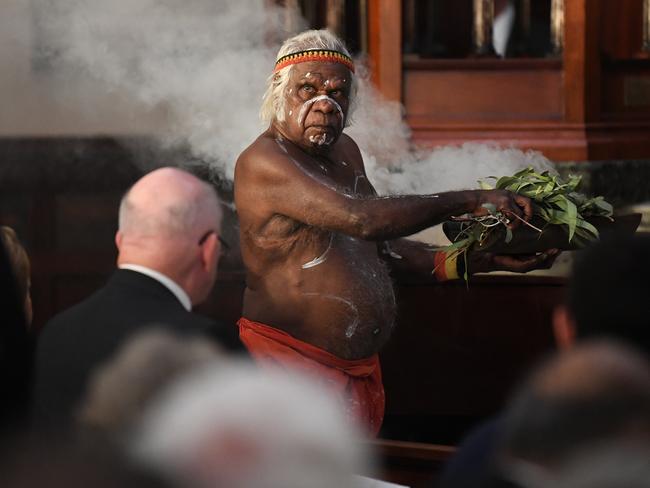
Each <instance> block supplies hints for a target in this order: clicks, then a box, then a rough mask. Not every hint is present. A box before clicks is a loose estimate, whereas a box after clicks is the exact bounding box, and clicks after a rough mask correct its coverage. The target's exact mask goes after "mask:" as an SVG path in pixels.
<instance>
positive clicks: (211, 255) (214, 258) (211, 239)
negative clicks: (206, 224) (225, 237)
mask: <svg viewBox="0 0 650 488" xmlns="http://www.w3.org/2000/svg"><path fill="white" fill-rule="evenodd" d="M219 247H220V244H219V239H218V238H217V234H216V232H213V233H212V234H210V235H209V236H208V238H207V239H206V240H205V242H204V243H203V244H202V245H201V264H202V266H203V269H204V270H205V271H211V270H213V269H216V267H217V264H218V263H219Z"/></svg>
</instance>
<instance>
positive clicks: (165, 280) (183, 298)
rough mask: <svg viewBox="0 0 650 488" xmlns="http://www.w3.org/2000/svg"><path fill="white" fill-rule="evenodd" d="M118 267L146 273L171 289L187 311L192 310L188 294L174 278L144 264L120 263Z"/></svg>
mask: <svg viewBox="0 0 650 488" xmlns="http://www.w3.org/2000/svg"><path fill="white" fill-rule="evenodd" d="M118 267H119V268H120V269H128V270H131V271H135V272H136V273H142V274H143V275H147V276H149V277H150V278H153V279H154V280H156V281H158V282H159V283H160V284H162V285H164V286H165V288H167V289H168V290H169V291H171V292H172V293H173V294H174V296H175V297H176V298H178V301H179V302H181V305H183V308H185V310H187V311H188V312H189V311H191V310H192V301H191V300H190V297H189V295H188V294H187V293H186V292H185V290H183V289H182V288H181V287H180V286H179V285H178V284H177V283H176V282H175V281H174V280H172V279H171V278H170V277H168V276H165V275H164V274H162V273H160V272H158V271H156V270H155V269H151V268H147V267H146V266H140V265H139V264H120V265H119V266H118Z"/></svg>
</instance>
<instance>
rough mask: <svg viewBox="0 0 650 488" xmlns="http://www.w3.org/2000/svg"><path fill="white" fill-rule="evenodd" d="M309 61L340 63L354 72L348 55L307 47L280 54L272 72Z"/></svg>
mask: <svg viewBox="0 0 650 488" xmlns="http://www.w3.org/2000/svg"><path fill="white" fill-rule="evenodd" d="M309 61H320V62H321V63H341V64H342V65H344V66H345V67H346V68H348V69H349V70H350V71H352V72H353V73H354V63H353V62H352V59H351V58H350V56H346V55H345V54H343V53H340V52H338V51H330V50H329V49H309V50H307V51H300V52H297V53H293V54H287V55H286V56H282V57H281V58H280V59H278V60H277V61H276V62H275V69H274V70H273V72H274V73H275V72H277V71H280V70H281V69H282V68H286V67H287V66H290V65H292V64H298V63H307V62H309Z"/></svg>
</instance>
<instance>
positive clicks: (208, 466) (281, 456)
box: [132, 364, 369, 488]
mask: <svg viewBox="0 0 650 488" xmlns="http://www.w3.org/2000/svg"><path fill="white" fill-rule="evenodd" d="M360 440H361V437H360V436H359V434H358V432H357V430H356V428H355V426H353V425H350V424H349V421H347V420H346V418H345V415H344V412H343V408H342V407H341V405H340V404H339V403H338V402H336V401H335V400H334V398H333V397H331V396H330V395H328V394H327V393H325V392H324V391H322V390H321V389H320V388H317V387H316V386H315V385H314V384H313V381H312V380H311V378H310V379H307V378H305V377H303V376H296V375H294V374H291V375H288V374H283V373H282V372H281V371H279V370H277V371H275V370H274V371H263V370H259V369H257V368H253V367H252V366H251V365H248V364H235V365H233V366H232V367H223V365H218V366H215V367H210V368H205V369H202V370H199V371H194V372H193V373H190V375H189V376H188V377H186V378H185V379H184V380H181V382H180V383H178V384H177V385H176V386H175V387H174V388H172V389H171V391H169V392H168V394H167V395H166V396H165V397H163V398H161V402H160V403H159V404H158V405H157V406H156V407H154V408H153V410H152V411H151V412H150V414H149V415H148V417H147V418H145V420H144V422H143V425H142V428H141V430H140V431H139V433H137V435H136V438H135V439H134V443H133V445H132V448H133V449H132V452H133V453H134V455H135V457H136V459H138V460H140V461H141V462H143V463H144V464H146V465H148V466H149V467H150V468H154V469H155V470H157V471H158V472H160V473H161V474H163V475H165V476H166V477H168V478H170V479H171V480H172V481H176V482H181V484H187V485H188V486H195V487H201V488H203V487H217V486H228V487H229V488H280V487H281V488H302V487H305V486H310V487H312V488H331V487H333V486H337V487H346V486H351V483H352V482H353V481H352V478H351V475H352V474H353V473H357V472H360V471H364V470H366V469H367V461H368V459H369V458H368V456H367V455H368V452H367V450H366V449H367V448H366V447H365V446H363V445H362V444H361V443H360Z"/></svg>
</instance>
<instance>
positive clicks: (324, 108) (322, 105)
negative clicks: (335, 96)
mask: <svg viewBox="0 0 650 488" xmlns="http://www.w3.org/2000/svg"><path fill="white" fill-rule="evenodd" d="M314 110H316V111H317V112H322V113H324V114H329V113H332V112H334V111H335V110H336V106H335V105H334V101H333V100H332V99H331V98H329V97H322V98H319V99H318V100H316V102H314Z"/></svg>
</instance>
